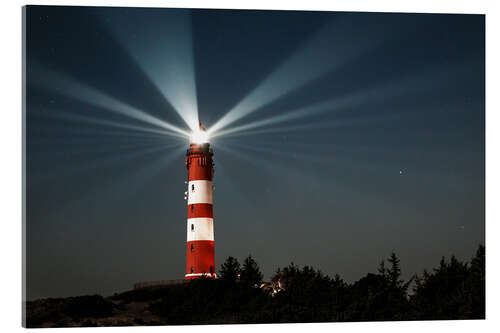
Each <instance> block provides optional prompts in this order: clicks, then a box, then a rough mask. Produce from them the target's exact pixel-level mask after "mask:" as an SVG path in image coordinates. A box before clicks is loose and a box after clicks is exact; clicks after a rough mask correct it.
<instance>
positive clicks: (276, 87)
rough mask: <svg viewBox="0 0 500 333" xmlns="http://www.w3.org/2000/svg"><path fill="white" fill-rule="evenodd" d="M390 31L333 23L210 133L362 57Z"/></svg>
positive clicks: (370, 25) (374, 26)
mask: <svg viewBox="0 0 500 333" xmlns="http://www.w3.org/2000/svg"><path fill="white" fill-rule="evenodd" d="M387 29H388V27H387V26H385V25H384V24H380V23H379V22H373V23H367V24H366V25H364V26H359V25H355V24H353V22H352V21H350V20H348V19H346V20H342V21H340V22H339V21H332V22H331V23H329V24H327V25H326V26H325V27H324V28H323V29H322V30H321V31H320V32H319V33H318V34H317V35H316V36H314V38H312V39H311V40H310V41H309V42H308V43H307V44H306V45H304V46H303V47H301V48H300V49H299V51H297V52H296V53H295V54H294V55H293V56H292V57H291V58H289V59H288V60H287V61H285V62H284V63H282V64H281V65H280V66H279V67H278V68H277V69H276V70H275V71H274V72H272V73H271V74H270V75H269V76H268V77H267V78H266V79H265V80H264V81H263V82H262V83H261V84H259V86H258V87H257V88H256V89H254V90H253V91H252V92H251V93H250V94H248V95H247V96H246V97H245V98H243V100H241V101H240V102H239V103H238V104H237V105H236V106H234V107H233V108H232V109H231V110H230V111H229V112H228V113H226V114H225V115H224V116H223V117H222V118H221V119H220V120H219V121H217V122H216V123H215V124H214V125H213V126H212V127H211V129H210V131H211V132H212V133H214V132H217V131H218V130H220V129H222V128H224V127H226V126H228V125H230V124H231V123H233V122H235V121H237V120H239V119H241V118H243V117H245V116H247V115H248V114H250V113H252V112H254V111H256V110H258V109H259V108H261V107H263V106H265V105H267V104H269V103H271V102H273V101H274V100H276V99H277V98H279V97H281V96H283V95H285V94H287V93H290V92H292V91H294V90H296V89H299V88H301V87H302V86H304V85H305V84H307V83H308V82H310V81H312V80H314V79H316V78H318V77H320V76H322V75H323V74H326V73H328V72H331V71H333V70H334V69H336V68H338V67H340V66H342V65H343V64H345V63H346V62H347V61H349V60H350V59H352V58H353V57H355V56H359V55H360V54H363V53H364V52H366V51H367V50H369V49H371V48H373V47H374V46H375V45H377V44H380V43H381V42H383V41H384V40H385V39H386V38H387V36H386V35H385V34H384V32H386V30H387ZM346 36H349V38H347V37H346ZM332 45H335V50H336V51H335V52H333V51H331V52H327V51H325V50H331V49H332Z"/></svg>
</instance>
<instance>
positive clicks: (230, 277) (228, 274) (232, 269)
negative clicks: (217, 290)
mask: <svg viewBox="0 0 500 333" xmlns="http://www.w3.org/2000/svg"><path fill="white" fill-rule="evenodd" d="M240 271H241V266H240V263H239V262H238V259H236V258H233V257H231V256H229V257H228V258H227V259H226V261H225V262H224V263H223V264H222V265H221V269H220V271H219V275H220V279H221V280H224V281H230V282H234V281H236V280H237V279H238V275H239V274H240Z"/></svg>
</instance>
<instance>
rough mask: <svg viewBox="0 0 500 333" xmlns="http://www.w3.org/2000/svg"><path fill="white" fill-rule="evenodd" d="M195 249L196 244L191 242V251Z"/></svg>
mask: <svg viewBox="0 0 500 333" xmlns="http://www.w3.org/2000/svg"><path fill="white" fill-rule="evenodd" d="M193 251H194V245H193V244H191V252H193Z"/></svg>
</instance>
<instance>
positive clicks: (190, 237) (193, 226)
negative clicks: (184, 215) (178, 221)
mask: <svg viewBox="0 0 500 333" xmlns="http://www.w3.org/2000/svg"><path fill="white" fill-rule="evenodd" d="M198 240H211V241H213V240H214V219H213V218H209V217H197V218H192V219H188V227H187V241H188V242H191V241H198Z"/></svg>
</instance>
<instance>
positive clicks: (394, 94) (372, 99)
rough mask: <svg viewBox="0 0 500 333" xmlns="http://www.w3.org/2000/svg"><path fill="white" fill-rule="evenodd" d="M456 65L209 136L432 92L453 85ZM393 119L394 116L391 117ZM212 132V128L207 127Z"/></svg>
mask: <svg viewBox="0 0 500 333" xmlns="http://www.w3.org/2000/svg"><path fill="white" fill-rule="evenodd" d="M460 68H463V67H459V66H452V67H450V68H444V69H443V68H440V69H434V70H433V71H432V72H430V71H425V72H420V73H418V75H414V76H409V77H403V78H401V79H399V80H396V81H389V82H386V83H384V84H379V85H376V86H373V87H372V88H370V89H365V90H362V91H358V92H353V93H351V94H348V95H345V96H342V97H338V98H334V99H331V100H329V101H326V102H321V103H317V104H313V105H310V106H306V107H303V108H299V109H296V110H292V111H288V112H284V113H281V114H278V115H276V116H272V117H269V118H266V119H262V120H257V121H254V122H251V123H248V124H244V125H241V126H237V127H233V128H229V129H227V130H222V131H218V132H216V133H214V134H212V135H211V137H212V138H216V137H221V136H227V135H229V134H234V133H239V132H243V131H248V130H250V129H254V128H259V127H265V126H269V125H273V124H277V123H284V122H288V121H292V120H296V119H299V118H304V117H311V116H314V115H318V114H321V113H325V112H340V111H345V110H348V109H349V110H352V109H355V108H359V107H361V106H364V105H367V104H370V103H376V102H380V101H384V100H388V99H392V100H393V99H395V98H398V97H401V96H403V95H407V94H410V93H411V94H414V95H416V94H418V95H421V94H423V93H428V92H430V91H433V90H434V89H435V87H436V86H442V87H447V86H450V85H452V84H453V81H454V80H455V79H457V78H459V77H460V74H461V73H462V72H463V70H460ZM393 117H397V115H393ZM350 122H351V121H349V120H348V121H347V122H346V121H341V122H338V121H336V122H330V123H324V122H322V123H317V124H305V125H297V126H288V127H280V128H276V129H266V130H261V131H251V132H247V133H245V134H243V133H242V134H243V135H249V134H263V133H277V132H286V131H291V130H300V129H306V130H307V129H319V128H328V127H335V126H339V125H342V124H345V123H350ZM211 130H212V131H213V127H212V128H211Z"/></svg>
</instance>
